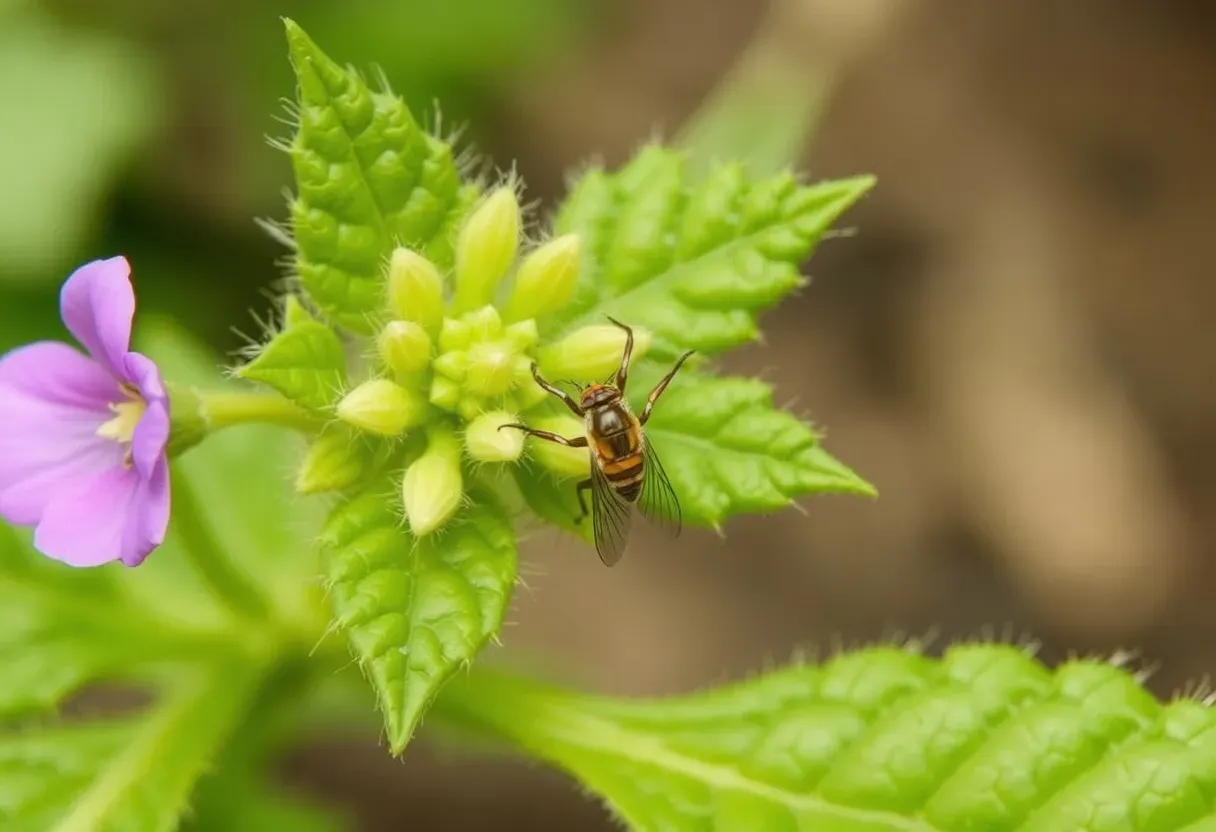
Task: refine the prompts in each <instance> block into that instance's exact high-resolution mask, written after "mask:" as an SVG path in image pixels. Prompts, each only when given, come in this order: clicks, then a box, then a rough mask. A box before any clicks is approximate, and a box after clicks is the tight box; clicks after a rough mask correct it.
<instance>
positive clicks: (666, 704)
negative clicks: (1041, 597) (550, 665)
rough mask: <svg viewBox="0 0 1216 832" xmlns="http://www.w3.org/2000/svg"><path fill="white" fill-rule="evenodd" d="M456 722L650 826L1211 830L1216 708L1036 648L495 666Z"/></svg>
mask: <svg viewBox="0 0 1216 832" xmlns="http://www.w3.org/2000/svg"><path fill="white" fill-rule="evenodd" d="M441 712H442V714H443V715H444V716H445V717H450V718H453V719H455V720H457V721H459V722H463V723H465V724H468V725H473V726H477V727H480V728H481V729H483V730H488V731H490V732H493V733H496V734H498V735H500V736H503V737H506V738H508V739H510V740H513V741H514V742H516V743H518V744H519V745H520V746H522V747H523V748H525V749H527V750H528V751H530V752H532V753H533V754H536V755H537V756H540V757H542V758H545V759H547V760H549V761H551V762H552V763H554V764H556V765H558V766H560V767H562V768H564V769H566V770H568V771H570V772H571V773H572V774H573V775H575V776H576V777H578V778H579V779H580V780H582V781H583V782H584V783H585V784H586V785H587V786H589V787H590V788H591V789H593V790H594V791H596V792H598V793H599V794H601V795H602V796H603V797H604V798H605V799H606V800H607V802H608V804H609V805H610V806H611V807H612V809H613V810H614V811H615V812H616V813H617V814H619V815H620V816H621V817H622V818H623V819H624V820H625V822H626V823H627V824H628V826H629V828H631V829H636V830H698V832H701V831H705V832H708V830H736V829H754V830H811V829H813V830H816V832H863V830H864V832H971V831H972V830H976V831H978V830H984V832H1012V830H1024V831H1025V832H1099V830H1111V831H1112V832H1113V830H1153V832H1182V830H1187V832H1198V830H1200V829H1210V828H1212V825H1213V824H1214V823H1216V809H1213V806H1212V802H1211V800H1210V797H1209V795H1210V794H1211V789H1212V784H1213V783H1214V782H1216V712H1214V711H1213V710H1212V709H1211V708H1209V707H1207V706H1206V705H1204V704H1201V703H1199V702H1196V701H1193V700H1186V699H1183V700H1179V701H1175V702H1173V703H1170V704H1168V705H1162V704H1161V703H1159V702H1157V701H1156V700H1155V699H1154V698H1153V697H1152V696H1151V695H1150V694H1149V693H1147V692H1146V691H1145V690H1144V689H1143V688H1142V687H1141V686H1140V684H1139V683H1138V682H1137V681H1136V680H1135V678H1134V677H1133V676H1132V675H1131V674H1130V673H1128V672H1126V671H1124V670H1122V669H1120V668H1118V667H1115V666H1112V665H1109V664H1104V663H1101V662H1097V661H1073V662H1069V663H1067V664H1065V665H1063V666H1062V667H1061V668H1059V669H1058V670H1057V671H1055V672H1054V673H1053V672H1052V671H1050V670H1048V669H1046V668H1044V667H1043V666H1042V665H1040V664H1038V663H1037V662H1035V661H1034V660H1033V659H1032V658H1030V657H1029V656H1027V655H1025V654H1024V653H1023V652H1022V651H1021V650H1018V649H1017V648H1014V647H1010V646H1005V645H991V644H989V645H961V646H956V647H954V648H952V649H951V650H949V651H948V652H947V654H946V655H945V656H944V657H943V658H942V659H941V660H934V659H930V658H928V657H925V656H922V655H918V654H916V653H914V652H912V651H907V650H899V649H895V648H872V649H868V650H861V651H858V652H854V653H846V654H843V655H840V656H837V657H836V658H834V659H832V660H831V661H829V662H827V663H825V664H824V665H822V666H795V667H790V668H787V669H784V670H780V671H777V672H775V673H771V674H768V675H766V676H761V677H759V678H756V679H752V680H750V681H747V682H743V683H740V684H735V685H730V686H728V687H725V688H722V689H719V690H713V691H708V692H705V693H700V694H696V695H692V696H682V697H672V698H668V699H658V700H649V701H648V700H613V699H610V698H607V697H594V696H585V695H580V694H575V693H570V692H565V691H559V690H553V689H547V688H541V687H537V686H535V685H534V684H533V683H529V682H525V681H522V680H518V679H512V678H504V677H496V676H488V675H481V676H479V677H477V678H475V679H474V680H470V681H469V682H467V683H463V682H462V683H461V684H458V685H456V684H454V685H453V686H451V687H450V688H449V689H448V690H447V691H445V694H444V696H443V698H442V700H441Z"/></svg>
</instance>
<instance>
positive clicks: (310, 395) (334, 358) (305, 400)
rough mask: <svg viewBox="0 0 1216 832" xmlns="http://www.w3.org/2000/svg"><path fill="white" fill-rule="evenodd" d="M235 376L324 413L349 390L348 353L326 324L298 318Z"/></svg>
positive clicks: (239, 369) (302, 405) (238, 370)
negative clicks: (346, 389)
mask: <svg viewBox="0 0 1216 832" xmlns="http://www.w3.org/2000/svg"><path fill="white" fill-rule="evenodd" d="M296 308H299V307H298V306H297V307H296ZM293 314H298V313H293ZM236 375H238V376H239V377H240V378H243V379H248V380H249V381H257V382H261V383H262V384H265V385H266V386H268V387H272V388H274V389H275V390H277V391H279V392H280V393H282V394H283V395H284V396H285V397H287V398H289V399H291V400H292V401H293V402H295V403H296V404H298V405H300V406H301V407H306V408H308V409H310V410H314V411H324V410H326V409H328V408H330V407H332V406H333V405H335V404H336V403H337V401H338V399H339V398H341V396H342V393H343V391H344V390H345V388H346V350H345V348H344V347H343V346H342V341H341V339H339V338H338V336H337V334H336V333H335V332H334V331H333V330H332V329H330V328H329V327H328V326H326V325H325V324H322V323H318V322H317V321H301V320H298V318H297V320H295V321H294V322H293V324H292V326H291V327H290V328H289V329H284V330H283V331H282V332H280V333H279V334H277V335H276V336H275V337H274V338H273V339H272V340H271V341H270V343H268V344H266V346H264V347H263V348H262V350H261V352H259V353H258V355H257V357H256V358H254V359H253V360H252V361H250V362H249V363H248V364H244V365H242V366H241V367H240V368H238V369H237V371H236Z"/></svg>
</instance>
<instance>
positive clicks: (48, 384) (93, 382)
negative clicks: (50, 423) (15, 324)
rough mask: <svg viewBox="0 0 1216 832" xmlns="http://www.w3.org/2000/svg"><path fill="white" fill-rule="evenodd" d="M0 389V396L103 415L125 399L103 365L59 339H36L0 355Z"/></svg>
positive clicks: (0, 403)
mask: <svg viewBox="0 0 1216 832" xmlns="http://www.w3.org/2000/svg"><path fill="white" fill-rule="evenodd" d="M0 391H2V392H3V395H2V396H0V398H3V399H7V398H9V397H11V396H14V395H15V396H18V397H21V398H26V399H37V400H41V401H43V402H46V403H49V404H58V405H63V406H65V407H69V408H74V409H78V410H88V411H94V412H97V413H100V414H103V415H105V414H107V413H109V405H110V403H111V402H117V401H122V399H123V398H124V397H123V396H122V394H121V392H120V391H119V387H118V382H117V381H116V380H115V379H114V376H112V375H111V374H110V373H108V372H107V371H106V370H105V368H104V367H102V366H101V365H100V364H98V363H97V362H96V361H93V360H92V359H91V358H89V357H88V356H86V355H84V354H82V353H81V352H80V351H79V350H76V349H73V348H72V347H70V346H68V345H67V344H64V343H62V342H60V341H39V342H37V343H34V344H28V345H27V346H24V347H20V348H19V349H15V350H13V351H12V352H10V353H7V354H6V355H4V356H3V357H0ZM2 404H3V403H2V402H0V406H2Z"/></svg>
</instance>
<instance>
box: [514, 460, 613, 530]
mask: <svg viewBox="0 0 1216 832" xmlns="http://www.w3.org/2000/svg"><path fill="white" fill-rule="evenodd" d="M512 473H513V474H514V476H515V484H516V485H517V486H518V487H519V492H520V495H521V496H522V497H523V498H524V502H525V503H527V504H528V508H530V509H532V511H533V513H534V514H536V516H537V517H539V518H540V519H542V520H544V521H546V522H548V523H551V524H553V525H554V526H557V527H558V528H559V529H562V530H564V531H567V532H570V533H571V534H573V535H575V536H576V537H581V538H582V539H583V540H585V541H587V542H588V543H594V542H595V536H594V532H593V528H592V525H591V523H590V522H583V523H576V522H575V518H576V517H578V516H579V515H580V514H581V513H582V511H581V509H580V508H579V505H578V495H577V493H576V491H575V488H576V485H577V482H578V481H577V480H574V479H570V478H565V479H563V478H561V477H558V476H556V475H554V474H553V473H551V472H550V471H548V470H547V469H545V468H543V467H541V466H540V465H537V464H535V463H531V464H529V463H523V464H520V465H516V466H514V467H513V468H512Z"/></svg>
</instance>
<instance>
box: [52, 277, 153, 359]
mask: <svg viewBox="0 0 1216 832" xmlns="http://www.w3.org/2000/svg"><path fill="white" fill-rule="evenodd" d="M59 314H60V315H61V316H62V317H63V322H64V323H65V324H67V327H68V330H69V331H70V332H71V333H72V335H74V336H75V337H76V340H77V341H79V342H80V343H81V344H83V345H84V347H85V349H87V350H88V351H89V354H90V355H92V356H93V358H95V359H97V361H99V362H100V363H101V365H102V366H103V367H105V368H106V369H107V370H109V371H110V374H111V375H113V376H114V377H116V378H122V379H123V380H126V377H125V375H124V372H123V371H124V366H123V357H124V356H125V355H126V354H127V352H128V351H129V350H130V349H131V322H132V321H133V320H134V318H135V290H134V289H133V288H132V287H131V266H130V264H128V263H127V259H126V258H125V257H111V258H110V259H109V260H94V261H93V262H92V263H86V264H85V265H83V266H81V267H80V268H79V269H77V270H76V271H75V272H73V273H72V276H71V277H69V278H68V279H67V282H66V283H64V284H63V289H62V290H61V291H60V293H59Z"/></svg>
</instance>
